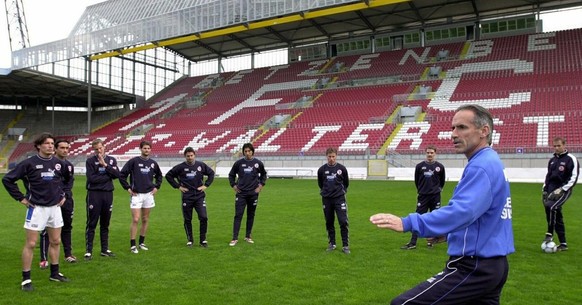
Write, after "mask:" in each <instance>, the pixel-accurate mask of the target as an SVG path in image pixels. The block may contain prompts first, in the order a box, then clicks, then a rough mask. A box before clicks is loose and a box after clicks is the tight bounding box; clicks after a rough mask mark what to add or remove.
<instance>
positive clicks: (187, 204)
mask: <svg viewBox="0 0 582 305" xmlns="http://www.w3.org/2000/svg"><path fill="white" fill-rule="evenodd" d="M193 210H196V214H198V220H199V221H200V242H203V241H205V240H206V232H207V230H208V214H207V213H206V200H205V198H204V197H199V198H191V199H182V216H184V230H185V231H186V238H187V239H188V241H189V242H194V237H193V236H192V212H193Z"/></svg>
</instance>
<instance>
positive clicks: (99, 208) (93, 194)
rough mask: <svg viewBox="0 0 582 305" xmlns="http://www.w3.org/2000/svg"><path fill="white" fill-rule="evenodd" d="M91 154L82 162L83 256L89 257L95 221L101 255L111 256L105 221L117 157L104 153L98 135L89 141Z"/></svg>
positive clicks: (110, 209) (91, 251)
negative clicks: (84, 203) (84, 180)
mask: <svg viewBox="0 0 582 305" xmlns="http://www.w3.org/2000/svg"><path fill="white" fill-rule="evenodd" d="M91 147H93V151H94V152H95V153H94V154H93V156H91V157H89V158H88V159H87V161H86V162H85V167H86V169H87V172H86V175H87V226H86V229H85V248H86V251H85V260H91V259H92V258H93V254H92V253H93V239H94V238H95V228H97V222H99V226H100V231H99V235H100V238H101V256H104V257H114V256H115V254H114V253H113V252H112V251H111V250H109V223H110V221H111V212H112V210H113V190H114V189H115V187H114V186H113V180H114V179H117V178H119V168H117V160H116V159H115V158H114V157H112V156H109V155H106V154H105V144H104V143H103V141H102V140H101V139H95V140H94V141H93V142H92V143H91Z"/></svg>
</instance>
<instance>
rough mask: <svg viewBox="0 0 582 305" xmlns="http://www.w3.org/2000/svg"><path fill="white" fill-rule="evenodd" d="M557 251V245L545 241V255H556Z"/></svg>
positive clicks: (543, 245) (543, 248) (543, 244)
mask: <svg viewBox="0 0 582 305" xmlns="http://www.w3.org/2000/svg"><path fill="white" fill-rule="evenodd" d="M557 249H558V246H556V243H555V242H553V241H547V242H546V241H544V242H543V243H542V251H544V252H545V253H555V252H556V250H557Z"/></svg>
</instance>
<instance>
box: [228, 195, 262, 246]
mask: <svg viewBox="0 0 582 305" xmlns="http://www.w3.org/2000/svg"><path fill="white" fill-rule="evenodd" d="M258 203H259V193H255V192H254V191H253V192H252V193H250V194H242V193H238V194H236V197H235V201H234V209H235V211H234V225H233V228H232V239H233V240H237V239H238V232H239V231H240V226H241V222H242V218H243V215H244V213H245V208H246V209H247V227H246V232H245V237H248V238H250V237H251V233H252V231H253V224H254V222H255V211H256V210H257V204H258Z"/></svg>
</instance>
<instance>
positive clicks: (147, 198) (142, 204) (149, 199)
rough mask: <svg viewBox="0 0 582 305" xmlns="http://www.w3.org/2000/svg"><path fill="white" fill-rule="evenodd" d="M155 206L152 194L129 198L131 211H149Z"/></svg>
mask: <svg viewBox="0 0 582 305" xmlns="http://www.w3.org/2000/svg"><path fill="white" fill-rule="evenodd" d="M155 206H156V202H155V201H154V195H152V193H145V194H137V195H135V196H131V203H130V206H129V207H130V208H132V209H151V208H153V207H155Z"/></svg>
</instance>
